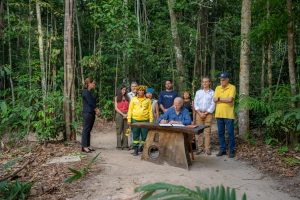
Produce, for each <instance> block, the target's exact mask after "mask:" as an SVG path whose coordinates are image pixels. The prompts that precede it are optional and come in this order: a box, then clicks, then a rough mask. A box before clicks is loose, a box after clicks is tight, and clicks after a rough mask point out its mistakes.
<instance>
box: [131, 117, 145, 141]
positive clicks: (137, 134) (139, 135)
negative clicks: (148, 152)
mask: <svg viewBox="0 0 300 200" xmlns="http://www.w3.org/2000/svg"><path fill="white" fill-rule="evenodd" d="M131 122H132V123H135V122H149V120H135V119H132V120H131ZM131 131H132V134H133V147H138V146H139V145H144V143H145V141H146V138H147V135H148V129H147V128H137V127H132V128H131ZM140 139H141V141H140Z"/></svg>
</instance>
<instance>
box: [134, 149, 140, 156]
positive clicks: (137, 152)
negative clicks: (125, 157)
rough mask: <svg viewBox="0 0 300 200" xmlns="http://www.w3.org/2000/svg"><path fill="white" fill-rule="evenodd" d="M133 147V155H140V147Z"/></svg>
mask: <svg viewBox="0 0 300 200" xmlns="http://www.w3.org/2000/svg"><path fill="white" fill-rule="evenodd" d="M133 149H134V152H133V155H134V156H138V155H139V147H133Z"/></svg>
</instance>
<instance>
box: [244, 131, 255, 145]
mask: <svg viewBox="0 0 300 200" xmlns="http://www.w3.org/2000/svg"><path fill="white" fill-rule="evenodd" d="M246 140H247V141H248V142H250V144H252V145H255V144H256V142H257V141H256V139H255V137H254V136H253V134H251V133H246Z"/></svg>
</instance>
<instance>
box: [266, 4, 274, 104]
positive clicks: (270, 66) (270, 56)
mask: <svg viewBox="0 0 300 200" xmlns="http://www.w3.org/2000/svg"><path fill="white" fill-rule="evenodd" d="M269 17H270V2H269V0H268V1H267V18H269ZM267 48H268V49H267V66H268V88H269V102H271V101H272V79H273V78H272V43H271V40H270V39H268V47H267Z"/></svg>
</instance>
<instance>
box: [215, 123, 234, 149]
mask: <svg viewBox="0 0 300 200" xmlns="http://www.w3.org/2000/svg"><path fill="white" fill-rule="evenodd" d="M217 125H218V135H219V143H220V151H222V152H225V151H226V143H225V127H226V129H227V132H228V136H229V150H230V152H235V139H234V120H233V119H226V118H217Z"/></svg>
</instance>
